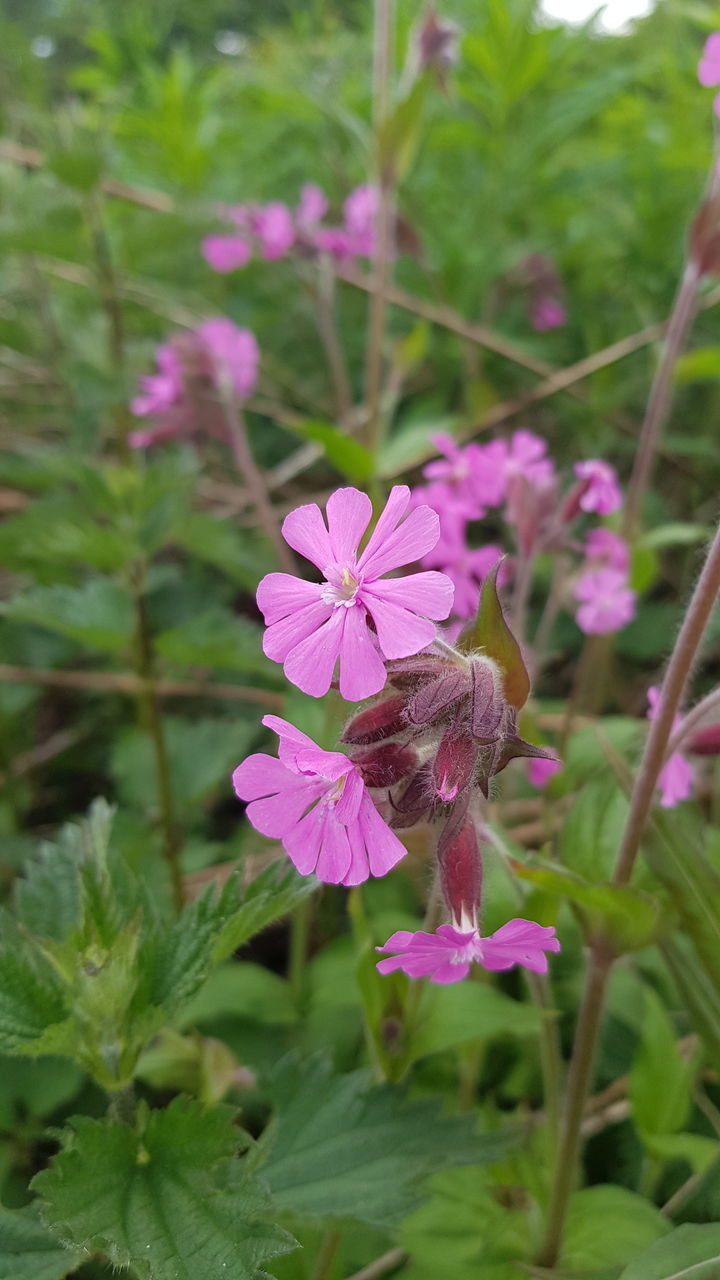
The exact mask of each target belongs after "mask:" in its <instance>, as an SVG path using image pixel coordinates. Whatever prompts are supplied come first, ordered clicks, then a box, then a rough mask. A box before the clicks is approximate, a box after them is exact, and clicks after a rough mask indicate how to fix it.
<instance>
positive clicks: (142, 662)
mask: <svg viewBox="0 0 720 1280" xmlns="http://www.w3.org/2000/svg"><path fill="white" fill-rule="evenodd" d="M143 591H144V583H143V573H142V570H139V571H138V572H137V573H136V575H135V581H134V583H133V600H134V605H135V653H136V663H137V674H138V677H139V680H140V685H139V688H138V704H139V708H140V717H141V720H142V722H143V726H144V728H145V729H146V731H147V733H148V734H149V737H150V741H151V743H152V749H153V755H154V758H155V777H156V783H157V795H158V807H159V810H160V824H161V828H162V838H163V854H164V856H165V861H166V862H167V866H168V872H169V874H170V883H171V885H172V892H173V899H174V901H175V906H176V907H177V909H178V911H179V910H180V909H181V907H182V905H183V900H184V899H183V883H182V871H181V868H180V847H181V844H180V834H179V831H178V827H177V823H176V820H175V808H174V804H173V795H172V784H171V781H170V767H169V764H168V756H167V748H166V744H165V734H164V731H163V724H162V715H161V713H160V706H159V702H158V696H157V689H156V687H155V672H154V663H153V651H152V639H151V636H150V627H149V625H148V619H147V612H146V609H145V598H144V594H143Z"/></svg>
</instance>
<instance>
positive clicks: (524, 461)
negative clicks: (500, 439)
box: [503, 431, 555, 489]
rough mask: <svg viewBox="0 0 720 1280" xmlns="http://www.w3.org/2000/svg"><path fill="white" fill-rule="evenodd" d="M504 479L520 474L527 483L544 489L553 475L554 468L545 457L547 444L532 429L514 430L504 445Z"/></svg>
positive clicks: (550, 481)
mask: <svg viewBox="0 0 720 1280" xmlns="http://www.w3.org/2000/svg"><path fill="white" fill-rule="evenodd" d="M505 450H506V453H505V461H504V468H503V469H504V473H505V479H506V480H508V479H510V478H511V477H512V476H522V477H523V478H524V479H525V480H527V481H528V483H529V484H531V485H534V486H536V487H537V488H540V489H544V488H546V487H547V486H548V485H550V484H551V483H552V481H553V479H554V476H555V468H554V467H553V464H552V461H551V459H550V458H548V457H546V454H547V445H546V443H545V441H544V440H542V439H541V438H540V436H536V435H534V433H533V432H532V431H515V432H513V435H512V436H511V437H510V442H509V444H507V445H506V446H505Z"/></svg>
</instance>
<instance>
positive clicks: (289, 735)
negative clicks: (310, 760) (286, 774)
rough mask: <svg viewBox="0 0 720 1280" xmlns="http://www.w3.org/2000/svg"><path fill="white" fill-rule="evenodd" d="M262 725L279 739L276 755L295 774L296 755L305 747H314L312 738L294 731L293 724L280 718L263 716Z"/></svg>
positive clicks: (296, 730)
mask: <svg viewBox="0 0 720 1280" xmlns="http://www.w3.org/2000/svg"><path fill="white" fill-rule="evenodd" d="M262 722H263V724H264V725H265V727H266V728H267V729H272V730H273V733H276V734H277V736H278V738H279V739H280V745H279V746H278V755H279V757H280V759H281V760H282V762H283V764H285V765H287V766H288V768H289V769H293V770H294V772H295V773H297V764H296V760H297V755H298V751H300V750H302V749H303V748H305V747H309V748H312V747H315V745H316V744H315V743H314V742H313V740H312V738H308V736H307V734H306V733H303V732H302V731H301V730H300V729H296V728H295V725H294V724H290V723H289V721H287V720H283V719H282V717H281V716H263V719H262Z"/></svg>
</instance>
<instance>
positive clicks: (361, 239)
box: [343, 183, 380, 258]
mask: <svg viewBox="0 0 720 1280" xmlns="http://www.w3.org/2000/svg"><path fill="white" fill-rule="evenodd" d="M379 206H380V192H379V191H378V188H377V187H375V186H373V185H372V184H371V183H364V184H363V185H362V186H360V187H356V188H355V190H354V191H351V192H350V195H349V196H348V198H347V200H346V201H345V203H344V205H343V214H344V218H345V226H344V230H345V232H346V233H347V237H348V244H349V248H350V252H351V253H353V254H355V255H357V256H358V257H364V258H372V257H373V256H374V253H375V220H376V218H377V212H378V208H379Z"/></svg>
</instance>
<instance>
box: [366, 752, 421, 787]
mask: <svg viewBox="0 0 720 1280" xmlns="http://www.w3.org/2000/svg"><path fill="white" fill-rule="evenodd" d="M352 762H353V764H354V765H356V766H357V768H358V769H359V770H360V773H361V774H362V777H363V781H364V783H365V786H366V787H394V786H395V784H396V783H398V782H402V780H403V778H407V777H408V775H409V774H410V773H412V772H413V770H415V769H417V765H418V753H417V751H416V750H415V748H414V747H404V746H402V744H401V743H399V742H383V743H381V744H380V745H379V746H377V747H371V748H370V750H369V751H361V752H360V754H359V755H355V756H353V757H352Z"/></svg>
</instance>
